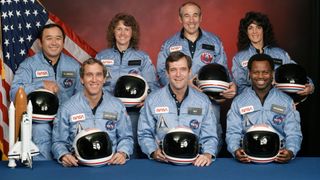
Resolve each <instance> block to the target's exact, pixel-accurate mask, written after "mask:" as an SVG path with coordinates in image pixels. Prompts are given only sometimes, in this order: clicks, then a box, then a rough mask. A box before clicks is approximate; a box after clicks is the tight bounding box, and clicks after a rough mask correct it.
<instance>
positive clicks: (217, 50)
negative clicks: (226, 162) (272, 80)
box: [157, 2, 236, 149]
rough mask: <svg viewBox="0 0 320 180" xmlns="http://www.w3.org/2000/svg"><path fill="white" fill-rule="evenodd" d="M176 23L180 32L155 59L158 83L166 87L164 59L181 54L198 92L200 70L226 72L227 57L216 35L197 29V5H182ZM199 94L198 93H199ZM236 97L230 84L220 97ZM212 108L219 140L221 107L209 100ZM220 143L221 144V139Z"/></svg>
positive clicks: (199, 14)
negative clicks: (215, 68)
mask: <svg viewBox="0 0 320 180" xmlns="http://www.w3.org/2000/svg"><path fill="white" fill-rule="evenodd" d="M179 20H180V23H181V24H182V25H183V28H182V30H181V31H180V32H178V33H176V34H175V35H174V36H172V37H171V38H170V39H168V40H167V41H165V43H164V44H163V45H162V47H161V50H160V52H159V55H158V61H157V73H158V76H159V81H160V84H161V85H162V86H165V85H166V84H167V83H168V78H167V76H166V69H165V62H166V58H167V57H168V55H169V54H170V53H171V52H175V51H181V52H183V53H184V54H186V55H188V56H190V57H191V58H192V68H191V74H192V76H191V78H190V82H189V83H190V85H191V86H192V87H193V88H196V89H198V88H197V87H196V86H195V85H193V80H194V79H195V78H196V74H197V73H198V71H199V69H200V68H201V67H202V66H204V65H206V64H209V63H218V64H221V65H223V66H224V67H225V68H226V69H228V65H227V57H226V54H225V52H224V49H223V46H222V42H221V41H220V39H219V38H218V37H217V36H216V35H214V34H212V33H209V32H206V31H204V30H203V29H201V28H200V23H201V20H202V13H201V8H200V6H199V5H198V4H196V3H194V2H186V3H184V4H182V5H181V6H180V8H179ZM229 76H230V75H229ZM230 79H231V76H230ZM198 90H199V91H201V90H200V89H198ZM235 94H236V85H235V84H234V83H232V82H231V83H230V87H229V89H227V90H225V91H224V92H222V93H221V95H222V96H223V97H224V98H226V99H232V98H233V97H234V96H235ZM212 105H213V110H214V113H215V116H216V118H217V126H218V136H219V137H222V127H221V124H220V104H219V102H216V101H215V100H212ZM220 139H221V140H222V138H220ZM222 143H223V142H222V141H221V142H220V143H219V147H221V146H222ZM219 149H220V148H219Z"/></svg>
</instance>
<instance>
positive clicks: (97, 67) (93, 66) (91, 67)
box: [84, 63, 103, 73]
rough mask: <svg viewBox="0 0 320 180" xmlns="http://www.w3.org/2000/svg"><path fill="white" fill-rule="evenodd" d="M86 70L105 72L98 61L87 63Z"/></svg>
mask: <svg viewBox="0 0 320 180" xmlns="http://www.w3.org/2000/svg"><path fill="white" fill-rule="evenodd" d="M84 72H93V73H99V72H103V69H102V67H101V66H100V65H99V64H98V63H94V64H87V65H85V67H84Z"/></svg>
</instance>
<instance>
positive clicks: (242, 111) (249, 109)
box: [240, 106, 254, 115]
mask: <svg viewBox="0 0 320 180" xmlns="http://www.w3.org/2000/svg"><path fill="white" fill-rule="evenodd" d="M253 111H254V108H253V106H245V107H242V108H240V114H242V115H243V114H247V113H250V112H253Z"/></svg>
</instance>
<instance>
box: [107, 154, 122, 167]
mask: <svg viewBox="0 0 320 180" xmlns="http://www.w3.org/2000/svg"><path fill="white" fill-rule="evenodd" d="M126 160H127V154H126V153H124V152H121V151H119V152H117V153H116V154H114V155H113V156H112V158H111V159H110V161H109V163H108V164H118V165H119V164H125V163H126Z"/></svg>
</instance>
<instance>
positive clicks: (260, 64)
mask: <svg viewBox="0 0 320 180" xmlns="http://www.w3.org/2000/svg"><path fill="white" fill-rule="evenodd" d="M252 67H253V68H255V67H265V68H268V69H271V66H270V63H269V62H268V60H262V61H253V62H252Z"/></svg>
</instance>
